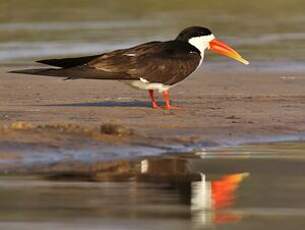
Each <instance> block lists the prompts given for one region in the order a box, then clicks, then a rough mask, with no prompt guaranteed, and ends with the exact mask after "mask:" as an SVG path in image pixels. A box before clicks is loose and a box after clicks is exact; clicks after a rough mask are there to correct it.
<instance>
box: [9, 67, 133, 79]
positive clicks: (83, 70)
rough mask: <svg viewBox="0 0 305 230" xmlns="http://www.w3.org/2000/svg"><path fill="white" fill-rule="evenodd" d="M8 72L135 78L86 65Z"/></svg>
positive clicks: (79, 76) (74, 77) (70, 77)
mask: <svg viewBox="0 0 305 230" xmlns="http://www.w3.org/2000/svg"><path fill="white" fill-rule="evenodd" d="M9 73H17V74H30V75H40V76H50V77H63V78H66V79H67V80H68V79H80V78H84V79H103V80H137V79H138V78H135V77H134V76H131V75H129V74H128V73H120V72H115V73H113V72H107V71H103V70H98V69H95V68H90V67H87V66H77V67H71V68H40V69H22V70H13V71H9Z"/></svg>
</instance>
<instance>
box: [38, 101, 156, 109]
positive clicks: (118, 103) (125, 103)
mask: <svg viewBox="0 0 305 230" xmlns="http://www.w3.org/2000/svg"><path fill="white" fill-rule="evenodd" d="M40 106H46V107H130V108H132V107H137V108H151V104H150V102H148V101H101V102H83V103H66V104H44V105H40Z"/></svg>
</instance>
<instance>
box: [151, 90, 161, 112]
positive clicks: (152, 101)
mask: <svg viewBox="0 0 305 230" xmlns="http://www.w3.org/2000/svg"><path fill="white" fill-rule="evenodd" d="M148 93H149V97H150V99H151V106H152V108H153V109H158V108H160V107H159V106H158V104H157V101H156V99H155V97H154V91H153V90H151V89H150V90H148Z"/></svg>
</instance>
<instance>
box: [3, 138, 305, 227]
mask: <svg viewBox="0 0 305 230" xmlns="http://www.w3.org/2000/svg"><path fill="white" fill-rule="evenodd" d="M304 146H305V144H304V143H298V142H291V143H280V144H262V145H247V146H241V147H235V148H227V149H223V150H213V151H207V152H205V151H201V152H197V153H192V154H179V155H175V156H173V155H169V156H164V157H158V158H157V157H142V158H140V159H137V160H117V161H108V162H97V163H95V164H93V165H92V167H91V170H90V172H88V173H85V174H82V175H80V174H76V173H75V172H74V173H73V172H71V173H64V174H60V173H59V174H58V173H57V174H45V176H43V177H42V176H28V177H19V176H4V175H2V176H1V181H0V197H1V199H0V204H1V205H0V227H1V229H42V228H43V229H54V228H56V229H235V230H236V229H237V230H238V229H270V230H272V229H274V230H278V229H303V228H304V226H305V199H304V193H305V177H304V170H305V161H304V160H305V150H304V149H305V147H304Z"/></svg>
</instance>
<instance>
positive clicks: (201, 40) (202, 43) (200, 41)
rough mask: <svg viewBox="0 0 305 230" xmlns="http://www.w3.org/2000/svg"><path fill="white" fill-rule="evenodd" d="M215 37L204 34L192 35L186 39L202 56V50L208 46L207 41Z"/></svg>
mask: <svg viewBox="0 0 305 230" xmlns="http://www.w3.org/2000/svg"><path fill="white" fill-rule="evenodd" d="M213 39H215V36H214V35H213V34H211V35H205V36H199V37H193V38H190V39H189V40H188V42H189V43H190V44H191V45H193V46H195V47H196V48H197V49H198V50H199V51H200V53H201V56H203V54H204V51H205V50H206V49H207V48H209V43H210V41H212V40H213Z"/></svg>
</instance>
